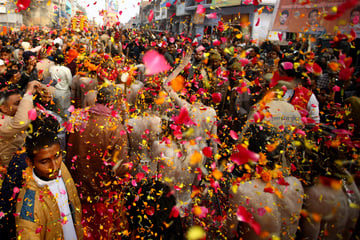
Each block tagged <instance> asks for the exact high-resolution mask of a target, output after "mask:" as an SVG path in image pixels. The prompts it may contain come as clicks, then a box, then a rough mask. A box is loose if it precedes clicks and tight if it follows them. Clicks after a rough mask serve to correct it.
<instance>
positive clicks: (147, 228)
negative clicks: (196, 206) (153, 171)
mask: <svg viewBox="0 0 360 240" xmlns="http://www.w3.org/2000/svg"><path fill="white" fill-rule="evenodd" d="M175 205H176V199H175V196H174V195H173V194H172V192H171V189H170V187H169V186H167V185H166V184H164V183H162V182H159V181H151V180H150V182H148V183H140V184H139V186H138V187H136V188H135V189H134V191H133V194H130V195H129V196H128V197H127V201H126V207H127V211H126V214H127V218H128V220H129V224H130V228H131V230H132V234H133V235H135V236H136V237H140V238H141V239H154V240H160V239H168V240H182V239H184V236H183V229H182V224H181V220H180V217H179V213H178V212H177V211H176V208H175ZM140 238H139V239H140Z"/></svg>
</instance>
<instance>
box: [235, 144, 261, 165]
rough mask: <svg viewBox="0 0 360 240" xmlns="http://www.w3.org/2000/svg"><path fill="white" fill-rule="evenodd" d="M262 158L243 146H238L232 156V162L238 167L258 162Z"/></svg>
mask: <svg viewBox="0 0 360 240" xmlns="http://www.w3.org/2000/svg"><path fill="white" fill-rule="evenodd" d="M259 158H260V156H259V154H257V153H254V152H252V151H250V150H248V149H247V148H246V147H244V146H243V145H242V144H239V145H237V146H236V148H235V151H234V153H233V154H232V155H231V156H230V160H231V161H233V162H234V163H236V164H238V165H242V164H245V163H247V162H249V161H250V160H251V161H253V162H257V161H258V160H259Z"/></svg>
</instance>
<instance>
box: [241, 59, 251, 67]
mask: <svg viewBox="0 0 360 240" xmlns="http://www.w3.org/2000/svg"><path fill="white" fill-rule="evenodd" d="M239 62H240V63H241V66H242V67H244V66H246V65H247V64H249V62H250V61H249V59H247V58H241V59H240V60H239Z"/></svg>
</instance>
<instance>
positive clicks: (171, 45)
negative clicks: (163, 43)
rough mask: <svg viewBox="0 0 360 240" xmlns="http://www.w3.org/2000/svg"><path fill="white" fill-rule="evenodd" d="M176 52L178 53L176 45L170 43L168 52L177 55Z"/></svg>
mask: <svg viewBox="0 0 360 240" xmlns="http://www.w3.org/2000/svg"><path fill="white" fill-rule="evenodd" d="M175 51H176V46H175V43H172V42H169V45H168V52H169V53H175Z"/></svg>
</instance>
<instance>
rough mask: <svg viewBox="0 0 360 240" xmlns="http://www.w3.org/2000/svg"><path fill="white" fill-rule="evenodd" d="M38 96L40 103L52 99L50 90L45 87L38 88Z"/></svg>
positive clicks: (45, 102) (47, 102) (48, 101)
mask: <svg viewBox="0 0 360 240" xmlns="http://www.w3.org/2000/svg"><path fill="white" fill-rule="evenodd" d="M39 97H40V101H41V103H42V104H44V105H46V104H49V103H50V102H51V100H53V96H52V94H51V92H50V91H49V89H48V88H46V87H44V88H42V89H40V96H39Z"/></svg>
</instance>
